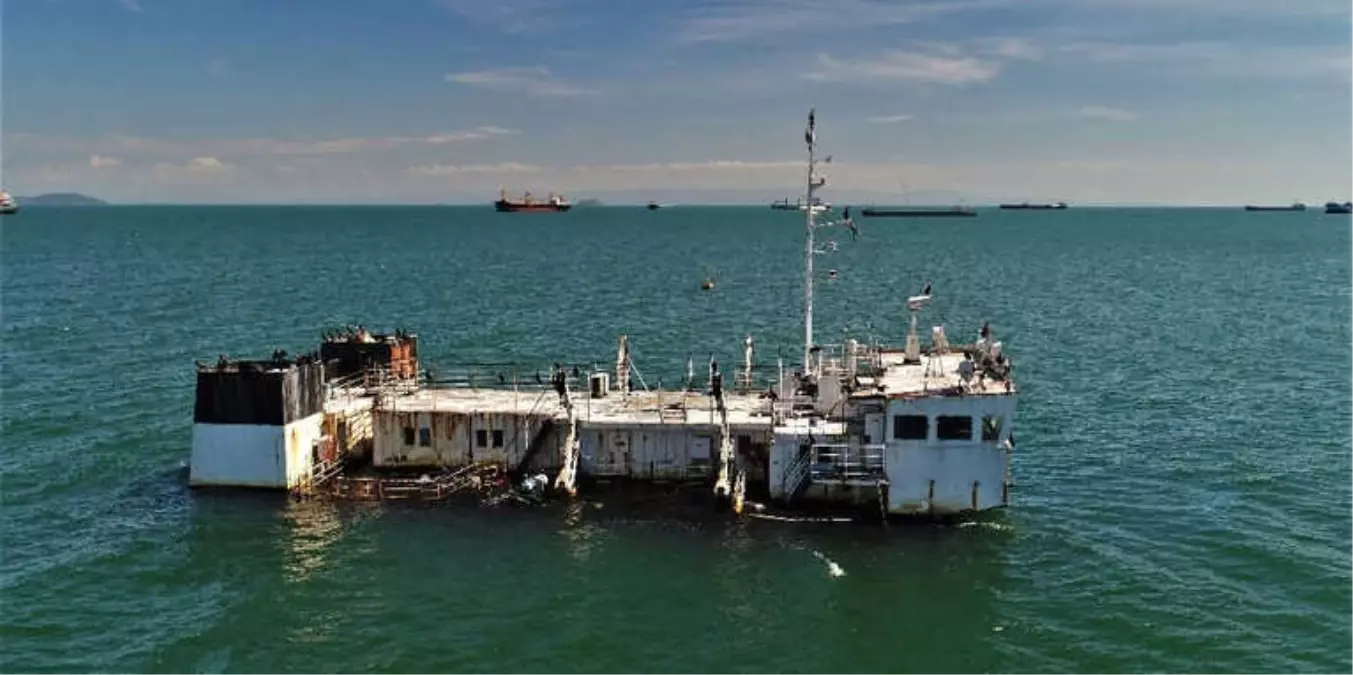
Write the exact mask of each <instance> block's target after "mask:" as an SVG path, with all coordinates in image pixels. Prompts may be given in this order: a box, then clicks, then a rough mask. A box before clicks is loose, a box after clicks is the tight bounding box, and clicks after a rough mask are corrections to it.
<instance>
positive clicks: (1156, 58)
mask: <svg viewBox="0 0 1353 675" xmlns="http://www.w3.org/2000/svg"><path fill="white" fill-rule="evenodd" d="M1059 51H1060V52H1062V53H1064V54H1069V55H1071V56H1073V57H1074V58H1077V59H1083V60H1088V61H1090V62H1092V63H1100V64H1106V65H1112V64H1123V65H1127V66H1139V65H1141V64H1150V63H1158V64H1171V65H1172V66H1173V67H1172V68H1170V69H1169V70H1168V71H1165V74H1170V75H1178V74H1188V75H1195V76H1197V75H1202V76H1212V77H1239V78H1254V77H1265V78H1279V79H1284V80H1289V79H1293V78H1316V79H1329V80H1331V81H1333V80H1339V81H1341V82H1343V83H1347V82H1348V76H1349V71H1350V58H1349V54H1348V48H1347V46H1340V47H1338V48H1333V47H1327V46H1318V45H1317V46H1306V45H1290V46H1289V45H1264V44H1252V43H1238V42H1215V41H1196V40H1195V41H1184V42H1161V43H1124V42H1073V43H1070V44H1066V45H1063V46H1062V47H1060V49H1059Z"/></svg>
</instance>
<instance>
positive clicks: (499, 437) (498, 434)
mask: <svg viewBox="0 0 1353 675" xmlns="http://www.w3.org/2000/svg"><path fill="white" fill-rule="evenodd" d="M493 447H495V448H501V447H503V430H502V429H494V430H493Z"/></svg>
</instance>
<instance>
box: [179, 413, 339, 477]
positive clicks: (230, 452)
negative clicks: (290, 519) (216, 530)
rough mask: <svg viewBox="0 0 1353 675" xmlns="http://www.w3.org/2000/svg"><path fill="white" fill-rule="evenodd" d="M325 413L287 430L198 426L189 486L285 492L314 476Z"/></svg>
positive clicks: (239, 426) (227, 425) (256, 427)
mask: <svg viewBox="0 0 1353 675" xmlns="http://www.w3.org/2000/svg"><path fill="white" fill-rule="evenodd" d="M323 426H324V414H323V413H317V414H314V415H311V416H309V417H306V418H303V419H300V420H296V421H294V422H291V423H289V424H286V425H281V426H273V425H266V424H207V423H197V424H194V425H193V446H192V457H191V459H190V461H189V469H188V484H189V485H191V486H194V487H199V486H230V487H251V488H269V489H278V490H285V489H288V488H294V487H297V486H298V485H300V484H301V483H302V482H303V481H304V480H306V479H307V478H308V477H309V476H310V475H311V474H312V472H313V470H314V465H313V459H314V458H313V454H314V452H313V449H314V444H315V442H316V441H318V440H319V438H320V437H321V436H322V435H323Z"/></svg>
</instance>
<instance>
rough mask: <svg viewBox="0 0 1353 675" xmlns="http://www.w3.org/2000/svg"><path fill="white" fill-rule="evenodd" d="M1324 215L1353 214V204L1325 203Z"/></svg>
mask: <svg viewBox="0 0 1353 675" xmlns="http://www.w3.org/2000/svg"><path fill="white" fill-rule="evenodd" d="M1325 213H1353V202H1344V203H1342V204H1340V203H1339V202H1326V203H1325Z"/></svg>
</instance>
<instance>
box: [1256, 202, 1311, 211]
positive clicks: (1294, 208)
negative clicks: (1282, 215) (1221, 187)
mask: <svg viewBox="0 0 1353 675" xmlns="http://www.w3.org/2000/svg"><path fill="white" fill-rule="evenodd" d="M1245 210H1246V211H1305V210H1306V205H1305V204H1302V203H1301V202H1295V203H1293V204H1291V205H1290V206H1254V205H1252V204H1247V205H1246V206H1245Z"/></svg>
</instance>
